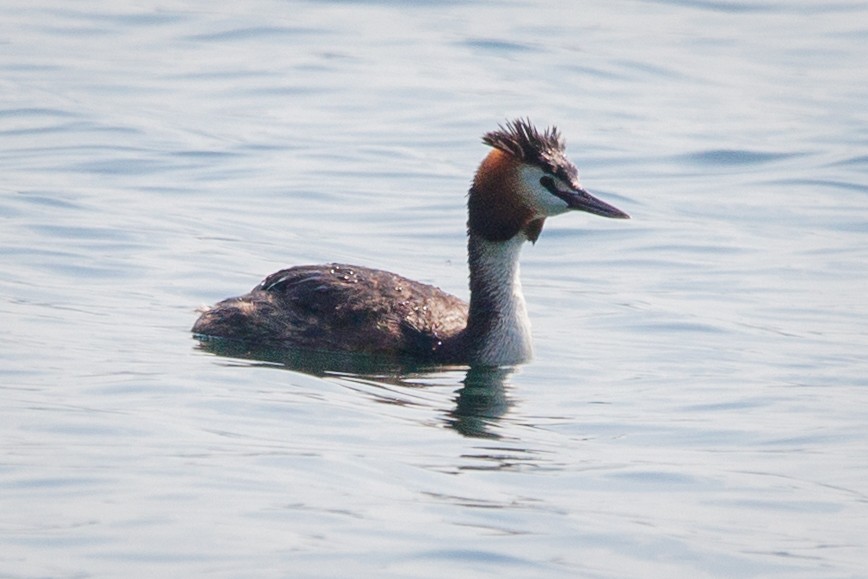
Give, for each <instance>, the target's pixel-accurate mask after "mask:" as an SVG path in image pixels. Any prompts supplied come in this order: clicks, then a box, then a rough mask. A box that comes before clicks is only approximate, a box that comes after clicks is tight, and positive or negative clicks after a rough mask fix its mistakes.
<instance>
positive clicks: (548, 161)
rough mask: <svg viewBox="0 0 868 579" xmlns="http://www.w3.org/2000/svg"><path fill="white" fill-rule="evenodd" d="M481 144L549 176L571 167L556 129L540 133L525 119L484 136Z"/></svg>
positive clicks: (562, 141)
mask: <svg viewBox="0 0 868 579" xmlns="http://www.w3.org/2000/svg"><path fill="white" fill-rule="evenodd" d="M482 142H483V143H485V144H486V145H490V146H492V147H494V148H495V149H500V150H501V151H503V152H504V153H509V154H510V155H513V156H514V157H517V158H519V159H521V160H522V161H524V162H526V163H532V164H535V165H538V166H540V167H542V168H543V169H546V170H548V171H551V172H552V173H556V172H558V170H559V169H560V170H563V168H564V167H565V166H570V165H571V163H569V162H568V161H567V159H566V154H565V149H566V143H565V142H564V138H563V137H562V136H561V132H560V131H559V130H558V128H557V127H548V128H546V129H545V130H543V131H540V130H538V129H537V128H536V127H535V126H533V123H531V122H530V119H527V118H524V119H522V118H518V119H515V120H512V121H507V123H506V124H505V125H499V126H498V130H496V131H491V132H490V133H486V134H485V135H483V137H482Z"/></svg>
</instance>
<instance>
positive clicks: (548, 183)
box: [539, 175, 555, 190]
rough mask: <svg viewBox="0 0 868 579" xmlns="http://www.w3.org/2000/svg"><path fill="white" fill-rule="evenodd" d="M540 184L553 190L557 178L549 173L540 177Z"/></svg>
mask: <svg viewBox="0 0 868 579" xmlns="http://www.w3.org/2000/svg"><path fill="white" fill-rule="evenodd" d="M539 184H540V185H542V186H543V187H545V188H546V189H548V190H551V189H552V188H554V186H555V180H554V179H552V178H551V177H549V176H548V175H546V176H544V177H540V179H539Z"/></svg>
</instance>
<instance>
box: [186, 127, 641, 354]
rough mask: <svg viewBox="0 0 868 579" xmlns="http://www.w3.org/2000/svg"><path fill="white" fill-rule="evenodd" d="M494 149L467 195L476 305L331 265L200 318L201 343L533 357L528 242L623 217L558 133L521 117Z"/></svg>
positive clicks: (496, 136) (493, 135)
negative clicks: (523, 271)
mask: <svg viewBox="0 0 868 579" xmlns="http://www.w3.org/2000/svg"><path fill="white" fill-rule="evenodd" d="M483 142H485V143H486V144H487V145H490V146H491V147H493V150H492V151H491V152H490V153H489V154H488V156H486V158H485V159H484V160H483V161H482V163H481V165H480V166H479V169H478V170H477V172H476V176H475V177H474V180H473V184H472V185H471V187H470V192H469V193H468V201H467V207H468V221H467V250H468V262H469V266H470V303H469V304H467V303H465V302H464V301H462V300H461V299H459V298H457V297H455V296H453V295H450V294H448V293H446V292H444V291H442V290H440V289H438V288H436V287H434V286H431V285H428V284H423V283H420V282H416V281H412V280H409V279H407V278H404V277H402V276H399V275H396V274H393V273H389V272H386V271H381V270H376V269H370V268H366V267H359V266H352V265H344V264H328V265H306V266H297V267H292V268H289V269H284V270H281V271H278V272H276V273H273V274H271V275H270V276H268V277H267V278H265V280H263V281H262V283H260V284H259V285H258V286H256V287H255V288H254V289H253V290H252V291H250V292H249V293H247V294H245V295H243V296H239V297H235V298H229V299H226V300H223V301H222V302H219V303H218V304H216V305H214V306H212V307H210V308H205V309H204V310H203V311H202V313H201V316H200V317H199V319H198V320H197V321H196V323H195V325H194V326H193V330H192V331H193V332H194V333H195V334H197V335H199V336H202V337H209V338H210V337H216V338H224V339H231V340H238V341H243V342H246V343H250V344H252V345H261V346H266V345H268V346H285V347H292V348H302V349H315V350H327V351H344V352H359V353H370V354H377V355H388V356H400V357H409V358H414V359H418V360H420V361H427V362H433V363H456V364H458V363H462V364H463V363H470V364H477V365H493V366H496V365H508V364H517V363H521V362H525V361H527V360H528V359H530V357H531V355H532V353H533V347H532V343H531V333H530V322H529V320H528V316H527V309H526V306H525V301H524V296H523V294H522V291H521V280H520V276H519V255H520V253H521V248H522V246H523V245H524V243H525V242H526V241H531V242H536V240H537V238H538V237H539V235H540V233H541V231H542V227H543V223H544V222H545V219H546V218H547V217H552V216H555V215H559V214H561V213H566V212H567V211H570V210H579V211H585V212H588V213H593V214H596V215H601V216H603V217H611V218H620V219H624V218H628V215H627V214H626V213H624V212H623V211H621V210H619V209H617V208H615V207H613V206H611V205H609V204H608V203H605V202H603V201H601V200H599V199H597V198H596V197H593V196H592V195H590V194H589V193H588V192H587V191H585V190H584V189H583V188H582V187H581V185H580V184H579V181H578V171H577V170H576V167H575V165H573V164H572V162H570V161H569V160H568V159H567V157H566V154H565V151H564V141H563V138H562V137H561V135H560V133H559V131H558V130H557V129H556V128H553V127H552V128H549V129H546V130H545V131H538V130H537V129H536V128H534V127H533V125H532V124H531V123H530V122H529V121H527V120H523V119H518V120H515V121H512V122H509V123H506V125H505V126H501V127H499V130H497V131H493V132H490V133H487V134H486V135H485V136H484V137H483Z"/></svg>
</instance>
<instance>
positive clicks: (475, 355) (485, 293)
mask: <svg viewBox="0 0 868 579" xmlns="http://www.w3.org/2000/svg"><path fill="white" fill-rule="evenodd" d="M525 241H526V239H525V236H524V234H523V233H519V234H518V235H515V236H514V237H512V238H511V239H508V240H506V241H488V240H486V239H483V238H482V237H480V236H479V235H477V234H475V233H473V232H471V233H470V234H469V237H468V242H467V249H468V254H469V262H470V315H469V318H468V323H467V338H468V345H469V347H470V349H471V361H473V362H474V363H477V364H488V365H492V366H500V365H509V364H518V363H520V362H525V361H527V360H529V359H530V358H531V356H532V355H533V346H532V343H531V332H530V320H529V319H528V317H527V307H526V306H525V302H524V295H523V294H522V291H521V280H520V279H519V264H518V258H519V255H520V254H521V247H522V245H524V242H525Z"/></svg>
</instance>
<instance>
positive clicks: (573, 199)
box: [558, 187, 630, 219]
mask: <svg viewBox="0 0 868 579" xmlns="http://www.w3.org/2000/svg"><path fill="white" fill-rule="evenodd" d="M558 197H560V198H561V199H563V200H564V201H566V202H567V207H569V208H570V209H577V210H578V211H586V212H588V213H593V214H594V215H601V216H603V217H610V218H612V219H630V216H629V215H627V214H626V213H624V212H623V211H621V210H620V209H618V208H617V207H615V206H613V205H609V204H608V203H606V202H605V201H601V200H599V199H597V198H596V197H594V196H593V195H591V194H590V193H588V192H587V191H585V190H584V189H582V188H581V187H576V188H575V189H573V190H571V191H559V192H558Z"/></svg>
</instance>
